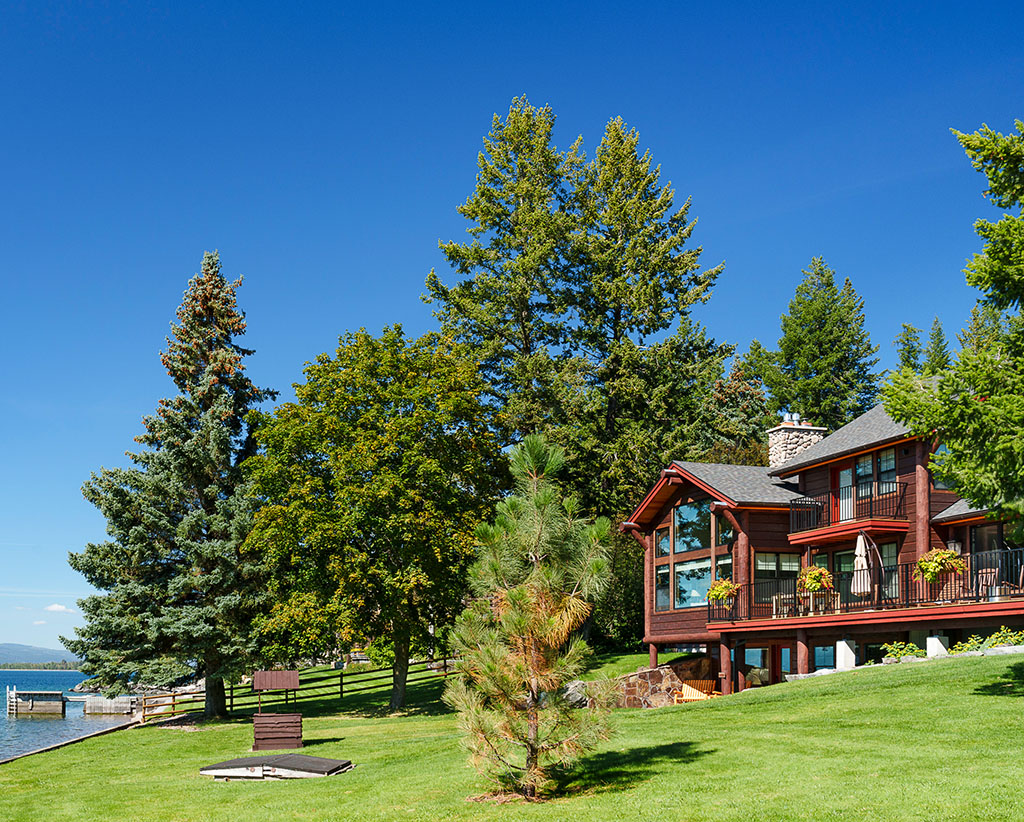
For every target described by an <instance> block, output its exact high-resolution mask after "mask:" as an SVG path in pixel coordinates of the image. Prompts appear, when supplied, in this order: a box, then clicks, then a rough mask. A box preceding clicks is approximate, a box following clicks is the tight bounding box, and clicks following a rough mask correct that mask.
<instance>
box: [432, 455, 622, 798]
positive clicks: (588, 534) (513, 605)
mask: <svg viewBox="0 0 1024 822" xmlns="http://www.w3.org/2000/svg"><path fill="white" fill-rule="evenodd" d="M563 461H564V456H563V453H562V451H561V449H559V448H556V447H551V446H549V445H548V444H547V443H546V442H545V440H544V438H543V437H540V436H537V435H531V436H529V437H527V438H526V439H525V440H524V441H523V442H522V443H521V444H520V445H518V446H516V448H515V449H513V451H512V459H511V462H512V474H513V477H514V479H515V493H514V494H513V495H512V496H510V497H508V498H506V499H505V500H503V501H502V502H501V503H500V504H499V505H498V509H497V516H496V518H495V520H494V522H493V523H492V524H486V525H481V526H480V527H479V528H478V529H477V540H478V544H479V547H478V559H477V562H476V564H475V565H474V566H473V568H472V570H471V572H470V579H471V583H472V587H473V592H474V594H475V595H476V599H475V600H474V602H473V603H472V605H471V606H470V607H469V608H468V609H467V610H466V611H465V612H464V613H463V615H462V616H461V617H460V618H459V620H458V622H457V623H456V626H455V632H454V642H455V648H456V651H457V652H458V653H459V655H460V659H459V662H458V664H457V675H456V676H455V677H454V678H453V679H451V680H450V681H449V684H448V687H447V689H446V691H445V697H444V698H445V701H446V702H447V703H448V704H449V705H451V706H452V707H453V708H455V710H457V711H458V713H459V727H460V729H461V730H462V732H463V733H464V734H465V742H466V745H467V747H468V748H469V750H470V752H471V755H472V762H473V764H474V765H475V766H476V767H477V768H478V769H479V770H480V771H481V772H482V773H484V774H485V775H486V776H488V777H489V778H490V779H491V780H493V782H494V784H495V786H496V787H498V788H499V789H501V790H512V791H516V792H518V793H520V794H522V795H523V796H525V797H527V798H529V799H535V798H537V797H538V796H539V795H540V793H541V792H542V791H543V790H544V789H545V787H547V786H548V784H549V776H550V768H551V766H552V765H566V764H569V763H571V762H572V761H573V760H575V759H576V758H578V757H579V756H580V755H581V754H582V753H584V752H586V751H587V750H589V749H591V748H592V747H593V745H594V744H595V743H596V742H597V741H599V740H601V739H604V738H606V736H607V733H608V729H607V725H606V723H605V721H604V713H605V712H604V708H605V707H606V706H605V703H604V699H603V698H602V697H601V695H600V694H595V696H596V697H597V703H598V704H597V705H596V706H594V707H590V708H585V709H578V708H573V707H572V706H571V705H570V704H569V702H568V700H567V698H566V694H565V693H564V687H565V685H566V684H567V683H568V682H569V681H570V680H573V679H575V678H577V677H578V676H579V675H580V674H581V673H582V672H583V671H584V669H585V666H586V660H587V656H588V653H589V649H588V647H587V644H586V642H585V641H584V640H583V639H582V638H580V636H579V634H578V632H579V629H580V628H581V627H582V625H583V623H584V621H585V620H586V618H587V615H588V614H589V612H590V610H591V607H592V603H593V601H594V598H595V597H596V596H597V595H598V594H599V593H600V591H601V589H602V588H603V587H604V585H605V584H606V581H607V576H608V563H607V559H606V556H605V546H606V544H607V539H608V534H609V530H610V524H609V522H608V520H607V519H598V520H596V521H594V522H592V523H588V522H586V521H585V519H584V518H583V517H582V514H581V512H580V508H579V504H578V502H577V501H576V500H575V499H574V498H573V497H571V496H563V494H562V492H561V490H560V488H559V486H558V484H557V482H556V480H555V477H556V475H557V474H558V472H559V470H560V469H561V467H562V465H563ZM607 696H608V695H607V694H605V695H604V697H605V698H606V697H607Z"/></svg>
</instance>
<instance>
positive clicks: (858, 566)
mask: <svg viewBox="0 0 1024 822" xmlns="http://www.w3.org/2000/svg"><path fill="white" fill-rule="evenodd" d="M850 593H851V594H853V595H854V596H855V597H867V596H871V573H870V572H869V571H868V543H867V540H866V539H864V535H863V534H858V535H857V550H856V551H854V554H853V581H852V582H851V583H850Z"/></svg>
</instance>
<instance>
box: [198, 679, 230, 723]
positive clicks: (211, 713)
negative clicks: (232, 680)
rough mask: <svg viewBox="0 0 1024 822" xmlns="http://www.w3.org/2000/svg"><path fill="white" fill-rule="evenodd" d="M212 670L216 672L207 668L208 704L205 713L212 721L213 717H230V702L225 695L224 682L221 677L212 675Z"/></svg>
mask: <svg viewBox="0 0 1024 822" xmlns="http://www.w3.org/2000/svg"><path fill="white" fill-rule="evenodd" d="M211 670H214V669H213V667H212V666H207V671H208V673H207V674H206V703H205V706H204V711H203V713H204V715H205V716H206V718H207V719H212V718H213V717H220V718H224V717H226V716H227V715H228V701H227V697H226V695H225V693H224V680H223V679H222V678H221V677H219V676H213V675H211V674H210V673H209V671H211Z"/></svg>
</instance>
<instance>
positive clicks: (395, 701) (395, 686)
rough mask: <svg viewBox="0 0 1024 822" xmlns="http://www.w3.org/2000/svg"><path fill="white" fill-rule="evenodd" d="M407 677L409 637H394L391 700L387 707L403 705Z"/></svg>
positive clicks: (396, 708) (393, 709)
mask: <svg viewBox="0 0 1024 822" xmlns="http://www.w3.org/2000/svg"><path fill="white" fill-rule="evenodd" d="M408 677H409V637H408V636H404V637H399V636H396V637H395V661H394V662H393V663H392V664H391V702H390V704H389V705H388V708H389V709H390V710H392V711H397V710H398V709H399V708H401V707H403V706H404V705H405V682H406V679H407V678H408Z"/></svg>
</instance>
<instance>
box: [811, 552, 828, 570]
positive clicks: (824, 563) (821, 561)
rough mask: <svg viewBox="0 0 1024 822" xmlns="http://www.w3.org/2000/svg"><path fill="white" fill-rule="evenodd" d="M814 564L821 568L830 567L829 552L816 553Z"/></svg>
mask: <svg viewBox="0 0 1024 822" xmlns="http://www.w3.org/2000/svg"><path fill="white" fill-rule="evenodd" d="M814 564H815V565H817V566H818V567H819V568H828V554H825V553H820V554H815V555H814Z"/></svg>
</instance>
